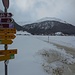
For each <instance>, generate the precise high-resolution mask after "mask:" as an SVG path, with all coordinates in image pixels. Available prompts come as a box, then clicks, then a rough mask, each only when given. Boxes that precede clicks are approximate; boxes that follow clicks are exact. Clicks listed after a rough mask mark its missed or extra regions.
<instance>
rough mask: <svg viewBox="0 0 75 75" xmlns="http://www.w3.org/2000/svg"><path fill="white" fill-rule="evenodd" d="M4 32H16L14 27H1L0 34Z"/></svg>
mask: <svg viewBox="0 0 75 75" xmlns="http://www.w3.org/2000/svg"><path fill="white" fill-rule="evenodd" d="M5 33H8V34H9V33H11V34H16V29H15V28H1V29H0V34H5Z"/></svg>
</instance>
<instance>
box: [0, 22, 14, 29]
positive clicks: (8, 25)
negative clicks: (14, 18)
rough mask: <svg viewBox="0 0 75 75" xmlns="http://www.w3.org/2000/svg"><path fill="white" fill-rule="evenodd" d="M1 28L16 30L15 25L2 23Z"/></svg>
mask: <svg viewBox="0 0 75 75" xmlns="http://www.w3.org/2000/svg"><path fill="white" fill-rule="evenodd" d="M0 28H14V25H13V23H10V24H5V23H1V24H0Z"/></svg>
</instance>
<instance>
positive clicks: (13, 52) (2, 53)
mask: <svg viewBox="0 0 75 75" xmlns="http://www.w3.org/2000/svg"><path fill="white" fill-rule="evenodd" d="M8 54H9V55H10V54H17V49H12V50H0V55H8Z"/></svg>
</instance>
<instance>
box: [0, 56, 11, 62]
mask: <svg viewBox="0 0 75 75" xmlns="http://www.w3.org/2000/svg"><path fill="white" fill-rule="evenodd" d="M9 59H10V55H6V56H0V61H4V60H9Z"/></svg>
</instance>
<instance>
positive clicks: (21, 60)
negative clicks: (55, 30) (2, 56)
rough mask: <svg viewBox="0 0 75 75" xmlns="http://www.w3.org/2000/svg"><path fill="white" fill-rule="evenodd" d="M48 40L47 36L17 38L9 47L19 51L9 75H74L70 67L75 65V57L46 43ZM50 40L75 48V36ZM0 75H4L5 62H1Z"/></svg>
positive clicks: (10, 63) (9, 65) (0, 47)
mask: <svg viewBox="0 0 75 75" xmlns="http://www.w3.org/2000/svg"><path fill="white" fill-rule="evenodd" d="M62 39H63V40H62ZM43 40H44V41H43ZM47 40H48V37H47V36H32V35H30V36H22V35H21V36H17V37H16V38H15V39H14V40H13V44H12V45H9V47H8V48H9V49H15V48H17V49H18V54H17V55H16V56H15V59H13V60H10V61H9V64H8V75H73V73H72V70H71V69H70V67H69V66H68V65H72V64H74V63H75V58H74V57H73V55H71V54H68V53H66V51H65V50H64V49H58V48H57V47H56V46H54V45H53V44H50V43H47V42H45V41H47ZM49 40H50V41H51V42H59V44H63V43H64V42H65V45H66V46H71V47H75V46H74V44H75V43H74V40H75V38H74V37H73V36H72V37H60V39H58V36H56V37H54V38H53V37H52V38H51V39H49ZM54 40H55V41H54ZM61 40H62V41H61ZM65 40H66V41H65ZM71 41H72V42H73V43H72V42H71ZM3 48H4V46H3V45H0V50H1V49H3ZM0 75H4V62H3V61H1V62H0Z"/></svg>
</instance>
